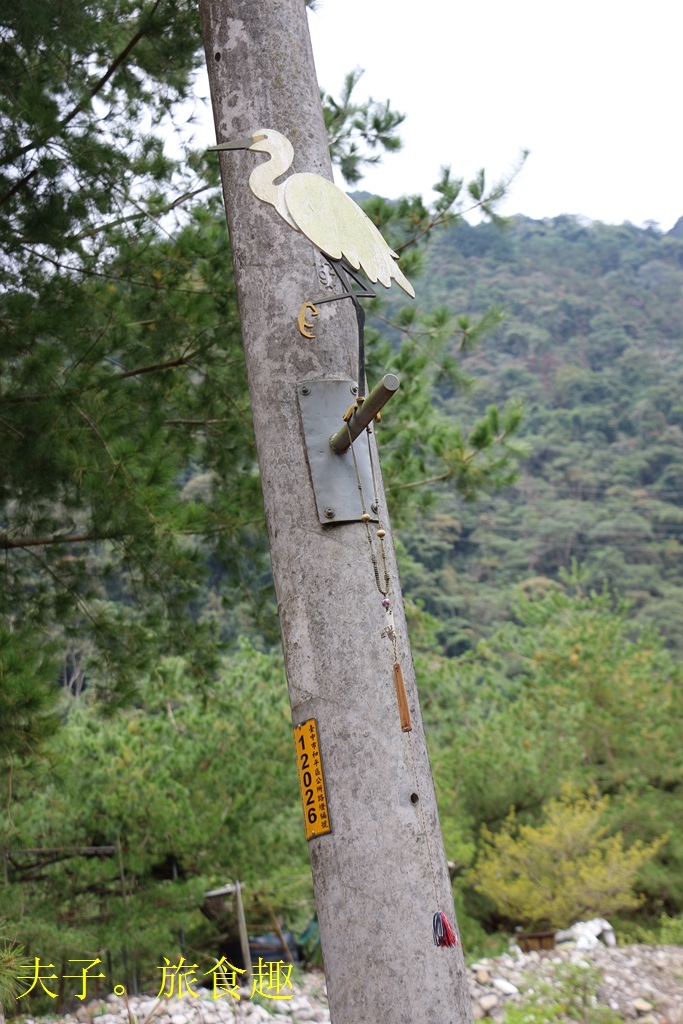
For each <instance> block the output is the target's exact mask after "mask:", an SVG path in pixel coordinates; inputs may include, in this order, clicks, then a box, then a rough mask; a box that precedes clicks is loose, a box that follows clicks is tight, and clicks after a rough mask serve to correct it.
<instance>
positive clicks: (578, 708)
mask: <svg viewBox="0 0 683 1024" xmlns="http://www.w3.org/2000/svg"><path fill="white" fill-rule="evenodd" d="M437 554H438V552H437ZM572 590H575V591H576V592H575V593H572V592H571V591H572ZM514 609H515V621H512V622H510V623H509V624H508V625H507V626H505V627H503V628H502V629H500V630H498V631H497V632H496V633H494V634H493V636H492V637H491V638H490V640H489V641H487V642H486V643H483V642H482V643H481V644H480V645H479V647H478V648H477V649H476V650H475V652H473V653H472V654H469V655H467V656H465V657H462V658H460V659H457V660H455V659H443V658H439V657H437V656H435V655H434V653H430V654H424V655H421V656H420V657H419V658H418V659H417V669H418V680H419V683H420V689H421V696H422V705H423V713H424V718H425V723H426V728H427V730H428V736H429V738H430V757H431V762H432V766H433V771H434V777H435V783H436V788H437V796H438V800H439V807H440V813H441V819H442V825H443V832H444V838H445V841H446V850H447V853H448V856H449V857H450V859H452V860H454V861H455V862H456V863H457V864H458V865H460V867H461V875H460V876H459V878H458V887H459V888H461V889H462V891H463V894H464V898H465V906H466V909H467V912H468V913H469V914H470V915H472V916H475V917H477V918H478V919H479V920H482V921H485V922H486V924H487V926H488V927H491V928H497V927H500V926H501V924H502V922H501V918H500V916H497V915H496V912H495V910H494V905H493V904H492V903H490V902H489V901H485V900H484V897H483V896H480V895H478V894H477V893H476V892H474V891H473V890H472V889H471V887H469V886H468V885H467V884H465V883H464V882H463V873H464V872H465V871H466V869H467V868H468V867H469V866H470V865H471V864H472V862H473V860H474V855H475V851H476V849H477V845H478V844H479V841H480V840H479V836H480V829H481V826H482V825H485V826H486V827H487V828H488V830H489V831H490V832H496V831H498V830H500V829H501V828H503V829H504V825H505V820H506V818H507V816H508V814H509V812H510V808H511V807H513V808H514V812H515V820H516V821H518V822H519V823H520V824H522V825H529V826H533V827H537V826H538V825H539V824H540V823H541V822H542V820H543V813H544V810H543V809H544V806H545V805H547V804H548V802H549V801H552V800H554V799H555V800H556V799H557V798H558V797H559V796H560V794H561V792H562V785H563V783H572V784H573V785H574V786H575V787H577V788H578V789H580V790H582V791H584V792H585V791H590V789H591V788H592V787H596V788H597V790H598V792H599V793H600V794H602V795H608V796H609V798H610V803H609V808H608V810H607V813H606V816H605V821H604V825H605V826H606V827H608V829H609V832H610V833H612V834H614V833H617V832H618V833H619V834H621V835H622V836H623V838H624V846H625V847H626V848H629V847H630V846H631V845H632V844H633V843H634V842H635V841H639V842H640V843H642V845H643V846H644V847H646V848H647V847H648V846H649V845H650V844H652V843H653V842H655V841H658V840H662V839H663V838H664V837H668V838H667V841H666V843H665V845H663V846H662V847H661V849H660V851H659V853H658V854H657V856H656V857H655V858H654V859H652V860H650V861H649V862H647V863H644V864H643V866H642V867H641V869H640V871H639V874H638V881H637V889H638V892H639V893H640V894H642V895H643V896H644V898H645V902H644V904H643V908H642V910H641V911H640V914H641V917H640V918H639V919H640V920H643V921H645V920H653V919H654V920H657V919H658V918H659V916H660V915H661V913H662V912H663V911H666V912H667V913H668V914H677V913H680V910H681V909H683V890H681V886H680V873H681V860H680V858H681V853H682V848H683V843H682V834H681V830H680V827H679V822H680V821H683V816H682V811H681V808H682V803H681V801H682V799H683V763H682V761H681V749H680V735H681V731H682V730H683V686H681V670H680V668H679V666H677V665H676V663H675V662H674V661H673V660H672V658H671V656H670V655H669V654H668V653H667V652H666V650H665V649H664V647H663V644H662V642H661V640H659V639H658V638H657V637H656V636H654V635H652V634H651V633H648V632H645V633H642V634H641V635H639V636H638V635H634V634H633V631H632V628H631V626H630V624H629V620H628V618H627V615H626V611H625V610H624V609H616V610H615V609H614V607H613V606H612V602H611V600H610V598H609V595H587V594H585V592H583V591H582V589H581V585H580V583H579V582H578V581H577V580H576V579H574V581H573V582H572V580H570V579H568V580H567V581H566V584H565V585H564V586H563V587H558V586H556V585H553V584H551V583H549V581H545V582H543V581H537V582H536V584H535V586H533V587H532V586H529V587H527V588H524V590H522V591H520V592H519V593H518V595H517V598H516V601H515V605H514ZM577 905H578V904H577ZM577 913H578V911H577ZM507 923H509V922H507ZM512 923H513V924H514V923H517V922H516V921H513V922H512Z"/></svg>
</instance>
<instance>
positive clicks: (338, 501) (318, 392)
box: [296, 380, 378, 524]
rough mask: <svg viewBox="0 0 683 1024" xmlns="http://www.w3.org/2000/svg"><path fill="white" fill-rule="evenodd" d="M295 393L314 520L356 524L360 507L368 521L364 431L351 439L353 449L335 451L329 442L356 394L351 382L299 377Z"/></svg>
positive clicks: (371, 495) (371, 494) (370, 498)
mask: <svg viewBox="0 0 683 1024" xmlns="http://www.w3.org/2000/svg"><path fill="white" fill-rule="evenodd" d="M296 391H297V398H298V402H299V410H300V412H301V422H302V425H303V430H304V440H305V443H306V454H307V456H308V465H309V467H310V470H311V480H312V482H313V491H314V493H315V502H316V506H317V508H318V518H319V519H320V522H321V523H328V524H329V523H353V522H359V521H360V519H361V516H362V514H363V505H365V511H366V512H367V513H368V515H369V516H370V518H371V520H374V521H375V522H377V518H378V517H377V507H376V505H375V490H374V483H373V478H372V465H371V463H370V447H369V444H368V437H367V433H366V432H365V431H363V433H362V434H360V436H359V437H357V438H356V440H355V441H354V443H353V450H351V448H350V447H349V448H348V449H347V451H345V452H342V453H341V454H337V453H336V452H334V451H333V450H332V447H331V445H330V439H331V438H332V436H333V435H334V434H335V432H336V431H338V430H339V428H340V427H341V426H342V425H343V416H344V414H345V413H346V412H347V410H348V409H349V406H351V405H353V403H354V400H355V396H356V394H357V393H358V389H357V387H356V382H355V381H353V380H304V381H300V382H299V383H298V384H297V386H296ZM354 456H355V459H354ZM359 481H360V488H361V489H362V492H363V497H362V499H361V494H360V491H359ZM373 506H374V507H373Z"/></svg>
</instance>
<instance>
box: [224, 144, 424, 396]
mask: <svg viewBox="0 0 683 1024" xmlns="http://www.w3.org/2000/svg"><path fill="white" fill-rule="evenodd" d="M229 149H249V150H252V151H254V152H256V153H268V154H269V155H270V160H267V161H265V162H264V163H261V164H259V165H258V166H257V167H255V168H254V170H253V171H252V172H251V174H250V176H249V187H250V189H251V191H252V192H253V193H254V195H255V196H256V197H257V199H260V200H261V201H262V202H264V203H269V204H270V205H271V206H274V207H275V209H276V210H277V212H278V213H279V214H280V216H281V217H282V219H283V220H284V221H286V222H287V224H289V226H290V227H292V228H294V230H295V231H299V232H301V234H302V235H305V236H306V238H308V240H309V241H310V242H312V243H313V245H314V246H315V248H316V249H318V250H319V251H320V252H321V253H322V254H323V256H325V258H326V259H327V260H328V261H329V262H330V264H331V265H332V267H333V269H334V271H335V273H336V274H337V277H338V278H339V280H340V281H341V283H342V287H343V288H344V292H345V294H344V295H336V296H325V297H323V298H316V299H309V300H308V301H307V302H304V303H303V304H302V306H301V311H300V313H299V318H298V323H299V330H300V331H301V333H302V335H303V336H304V337H307V338H312V337H313V334H312V333H311V331H310V328H311V327H312V326H313V325H312V324H310V323H308V322H307V320H306V314H307V312H308V311H310V312H311V313H312V314H313V315H314V316H317V312H318V311H317V309H316V308H315V303H316V302H317V303H322V302H335V301H337V300H338V299H342V298H347V297H348V298H350V299H351V300H352V301H353V303H354V306H355V308H356V316H357V318H358V330H359V349H360V353H359V355H360V359H359V362H360V366H359V381H358V384H359V388H360V389H363V386H364V381H363V362H364V358H363V324H364V319H365V314H364V311H363V308H362V306H361V305H360V303H359V302H358V298H359V297H361V298H374V297H375V293H374V291H372V289H371V288H368V286H367V285H366V284H364V282H363V281H362V280H361V279H359V278H358V276H357V273H358V272H359V271H361V270H362V272H363V273H364V274H365V276H366V277H367V278H368V280H369V281H371V282H372V283H373V284H376V283H377V282H379V283H380V284H382V285H384V287H385V288H389V287H390V286H391V282H392V281H395V282H396V284H398V285H399V286H400V287H401V288H402V289H403V290H404V291H405V292H407V293H408V295H410V296H411V297H414V296H415V290H414V288H413V286H412V285H411V283H410V281H409V280H408V279H407V277H406V276H405V275H404V274H403V273H402V271H401V270H400V269H399V267H398V264H397V260H398V255H397V254H396V253H395V252H394V251H393V249H391V248H390V247H389V245H388V244H387V242H386V241H385V240H384V238H383V237H382V235H381V234H380V232H379V231H378V230H377V228H376V227H375V225H374V224H373V223H372V221H371V220H370V218H369V217H368V216H366V214H365V213H363V211H362V210H361V208H360V206H357V205H356V203H354V201H353V199H350V198H349V196H347V195H346V193H345V192H342V190H341V189H340V188H337V186H336V185H334V184H332V182H331V181H328V179H327V178H323V177H321V176H320V175H319V174H311V173H303V174H292V175H291V176H290V177H289V178H287V180H286V181H284V182H282V184H280V185H276V184H275V180H276V178H279V177H281V176H282V175H283V174H285V173H286V172H287V171H288V170H289V168H290V167H291V166H292V161H293V160H294V149H293V147H292V144H291V142H290V141H289V139H288V138H286V137H285V136H284V135H282V134H281V133H280V132H276V131H274V130H273V129H272V128H259V129H258V130H257V131H255V132H254V133H253V135H249V136H247V138H245V139H236V140H235V141H234V142H223V143H221V144H220V145H217V146H211V148H210V150H209V152H222V151H224V150H229ZM351 281H353V282H355V284H356V285H358V286H359V290H356V291H354V290H353V287H352V285H351Z"/></svg>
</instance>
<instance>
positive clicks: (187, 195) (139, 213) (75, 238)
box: [67, 185, 215, 291]
mask: <svg viewBox="0 0 683 1024" xmlns="http://www.w3.org/2000/svg"><path fill="white" fill-rule="evenodd" d="M214 187H215V186H214V185H202V186H201V187H200V188H195V189H191V190H190V191H189V192H184V193H183V195H181V196H178V197H177V198H176V199H174V200H173V201H172V202H170V203H168V204H167V205H166V206H163V207H162V208H161V209H160V210H159V211H158V213H157V216H158V217H163V216H165V215H166V214H167V213H171V212H172V211H173V210H175V209H176V207H178V206H181V205H182V203H184V202H186V200H188V199H194V197H195V196H198V195H201V193H202V192H208V191H209V189H212V188H214ZM138 217H151V214H149V213H148V212H147V211H146V210H144V209H142V208H141V207H138V208H137V209H136V211H135V213H129V214H127V215H126V216H125V217H117V218H116V220H110V221H106V222H105V223H103V224H99V225H97V227H93V228H89V229H88V230H87V231H81V233H80V234H79V235H70V236H68V237H67V241H68V242H81V241H83V239H84V238H92V237H93V236H94V235H97V234H99V233H100V232H101V231H108V230H109V229H110V228H117V227H119V226H120V225H121V224H127V223H129V222H130V221H132V220H137V218H138ZM152 221H153V223H155V224H156V221H155V220H154V218H153V217H152ZM186 290H188V291H189V290H190V289H186Z"/></svg>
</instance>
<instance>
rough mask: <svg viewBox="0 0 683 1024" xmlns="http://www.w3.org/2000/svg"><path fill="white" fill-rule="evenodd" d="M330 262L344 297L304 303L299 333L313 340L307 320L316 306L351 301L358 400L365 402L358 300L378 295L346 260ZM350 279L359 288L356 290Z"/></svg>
mask: <svg viewBox="0 0 683 1024" xmlns="http://www.w3.org/2000/svg"><path fill="white" fill-rule="evenodd" d="M328 262H329V264H330V266H331V267H332V269H333V270H334V272H335V274H336V275H337V277H338V278H339V280H340V282H341V285H342V288H343V289H344V294H343V295H324V296H322V297H321V298H317V299H309V300H308V301H307V302H304V303H303V304H302V306H301V309H300V311H299V316H298V318H297V322H298V324H299V331H300V332H301V334H302V335H303V337H304V338H312V337H313V331H312V327H313V324H312V323H308V322H307V320H306V315H307V312H309V311H310V313H311V314H312V316H317V315H318V310H317V309H316V304H317V305H318V306H321V305H322V304H323V302H339V301H340V300H341V299H351V301H352V302H353V305H354V308H355V310H356V323H357V324H358V400H359V402H363V400H364V398H365V310H364V309H363V307H362V306H361V304H360V302H359V301H358V299H359V298H360V299H375V298H376V297H377V296H376V293H375V292H374V291H373V289H372V288H371V287H370V285H369V284H367V283H366V282H365V281H364V280H363V279H362V278H361V277H359V275H358V272H357V271H356V270H355V269H354V268H353V267H352V266H351V265H350V264H349V263H348V262H347V261H346V260H344V259H341V260H333V259H330V258H329V257H328ZM349 278H351V280H352V281H353V282H354V283H355V284H356V285H357V286H358V287H357V288H356V289H355V290H354V288H353V286H352V285H351V282H350V281H349Z"/></svg>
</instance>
